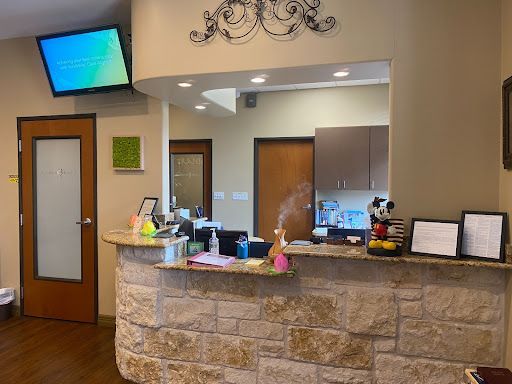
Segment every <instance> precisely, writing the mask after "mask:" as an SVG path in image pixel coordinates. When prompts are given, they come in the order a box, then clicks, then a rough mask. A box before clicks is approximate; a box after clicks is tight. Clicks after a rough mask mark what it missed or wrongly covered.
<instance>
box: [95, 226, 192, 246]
mask: <svg viewBox="0 0 512 384" xmlns="http://www.w3.org/2000/svg"><path fill="white" fill-rule="evenodd" d="M101 239H102V240H103V241H104V242H106V243H110V244H115V245H123V246H126V247H146V248H167V247H170V246H172V245H176V244H180V243H183V242H185V241H187V240H188V237H187V236H184V237H171V238H169V239H155V238H152V237H146V236H141V235H138V234H134V233H132V232H131V230H114V231H109V232H105V233H104V234H103V235H102V236H101Z"/></svg>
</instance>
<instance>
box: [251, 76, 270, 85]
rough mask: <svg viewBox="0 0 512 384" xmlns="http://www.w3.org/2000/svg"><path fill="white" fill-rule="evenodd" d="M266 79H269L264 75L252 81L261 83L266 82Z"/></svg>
mask: <svg viewBox="0 0 512 384" xmlns="http://www.w3.org/2000/svg"><path fill="white" fill-rule="evenodd" d="M265 81H267V79H265V78H264V77H261V76H258V77H255V78H254V79H251V82H253V83H256V84H261V83H264V82H265Z"/></svg>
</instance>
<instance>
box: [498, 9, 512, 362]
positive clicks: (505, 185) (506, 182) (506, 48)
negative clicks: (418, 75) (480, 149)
mask: <svg viewBox="0 0 512 384" xmlns="http://www.w3.org/2000/svg"><path fill="white" fill-rule="evenodd" d="M511 20H512V1H510V0H502V1H501V80H502V81H503V80H505V79H507V78H508V77H510V76H512V24H511V23H510V21H511ZM501 122H502V119H501V117H500V123H501ZM499 132H500V133H501V132H502V125H501V124H499ZM499 151H500V153H502V148H501V145H500V148H499ZM500 159H502V157H500ZM499 169H500V211H506V212H508V214H509V220H510V218H511V217H512V216H511V215H512V171H507V170H505V169H503V165H502V164H501V163H500V164H499ZM510 228H511V226H510V225H509V239H508V242H510ZM507 315H508V316H507V322H508V332H507V345H509V346H511V347H509V348H508V349H507V354H506V356H505V362H506V365H507V367H509V368H511V367H512V277H511V276H510V274H509V276H508V287H507Z"/></svg>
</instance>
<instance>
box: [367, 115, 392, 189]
mask: <svg viewBox="0 0 512 384" xmlns="http://www.w3.org/2000/svg"><path fill="white" fill-rule="evenodd" d="M388 169H389V127H388V126H387V125H383V126H374V127H370V189H371V190H375V191H387V190H388Z"/></svg>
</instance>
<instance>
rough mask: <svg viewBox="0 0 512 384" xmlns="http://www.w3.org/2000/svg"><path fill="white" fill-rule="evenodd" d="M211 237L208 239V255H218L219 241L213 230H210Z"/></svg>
mask: <svg viewBox="0 0 512 384" xmlns="http://www.w3.org/2000/svg"><path fill="white" fill-rule="evenodd" d="M212 231H213V233H212V237H211V239H210V253H212V254H214V255H218V254H219V239H218V238H217V233H216V232H215V228H213V229H212Z"/></svg>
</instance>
